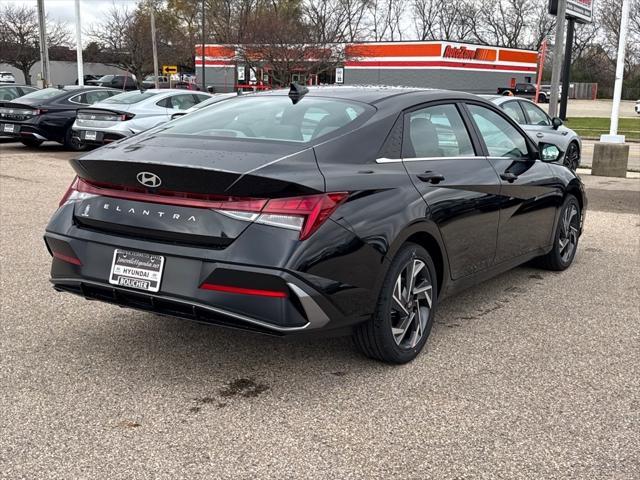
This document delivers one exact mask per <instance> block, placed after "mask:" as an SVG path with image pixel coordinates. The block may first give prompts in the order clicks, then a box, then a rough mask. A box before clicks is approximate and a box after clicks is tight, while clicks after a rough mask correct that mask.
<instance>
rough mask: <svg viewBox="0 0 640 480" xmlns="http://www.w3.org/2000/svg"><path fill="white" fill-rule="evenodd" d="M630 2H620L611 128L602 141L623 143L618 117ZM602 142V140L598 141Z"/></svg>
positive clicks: (626, 0)
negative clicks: (620, 10) (620, 13)
mask: <svg viewBox="0 0 640 480" xmlns="http://www.w3.org/2000/svg"><path fill="white" fill-rule="evenodd" d="M630 6H631V1H630V0H622V19H621V20H620V39H619V40H618V63H617V64H616V81H615V83H614V85H613V106H612V107H611V127H610V128H609V136H608V137H607V139H606V140H604V141H609V142H615V143H624V135H618V117H619V115H620V98H621V97H622V77H623V76H624V56H625V51H626V47H627V31H628V30H629V8H630ZM600 140H601V141H603V139H602V138H601V139H600Z"/></svg>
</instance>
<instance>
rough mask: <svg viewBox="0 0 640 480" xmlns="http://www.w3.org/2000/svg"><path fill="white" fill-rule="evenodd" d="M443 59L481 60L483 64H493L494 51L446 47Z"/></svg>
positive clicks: (494, 58)
mask: <svg viewBox="0 0 640 480" xmlns="http://www.w3.org/2000/svg"><path fill="white" fill-rule="evenodd" d="M442 56H443V57H444V58H456V59H459V60H483V61H485V62H494V61H495V60H496V51H495V50H493V49H490V48H473V49H472V48H467V47H464V46H462V47H454V46H452V45H447V46H446V47H445V49H444V53H443V54H442Z"/></svg>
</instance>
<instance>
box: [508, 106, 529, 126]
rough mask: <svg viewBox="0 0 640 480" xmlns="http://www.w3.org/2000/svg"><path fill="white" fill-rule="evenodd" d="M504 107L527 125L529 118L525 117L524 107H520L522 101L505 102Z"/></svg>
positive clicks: (517, 119) (513, 116)
mask: <svg viewBox="0 0 640 480" xmlns="http://www.w3.org/2000/svg"><path fill="white" fill-rule="evenodd" d="M502 109H503V110H504V111H505V112H507V115H509V116H510V117H511V118H513V119H514V120H515V121H516V122H518V123H519V124H520V125H525V124H526V123H527V120H526V119H525V118H524V113H523V112H522V108H520V102H516V101H511V102H505V103H503V104H502Z"/></svg>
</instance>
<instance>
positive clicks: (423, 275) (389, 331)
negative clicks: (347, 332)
mask: <svg viewBox="0 0 640 480" xmlns="http://www.w3.org/2000/svg"><path fill="white" fill-rule="evenodd" d="M436 303H437V277H436V271H435V267H434V264H433V260H432V259H431V256H430V255H429V253H428V252H427V251H426V250H425V249H424V248H422V247H421V246H419V245H416V244H413V243H407V244H406V245H404V246H403V247H402V248H401V249H400V251H399V252H398V254H397V255H396V257H395V258H394V260H393V262H392V263H391V266H390V267H389V270H388V272H387V275H386V277H385V280H384V282H383V285H382V288H381V291H380V296H379V298H378V302H377V305H376V310H375V312H374V314H373V317H372V318H371V319H370V320H369V321H368V322H366V323H364V324H362V325H360V326H359V327H358V329H357V330H356V332H355V333H354V341H355V343H356V345H357V347H358V348H359V349H360V350H361V351H362V352H363V353H364V354H365V355H367V356H368V357H370V358H374V359H377V360H382V361H384V362H388V363H407V362H410V361H411V360H413V359H414V358H415V357H416V356H417V355H418V354H419V353H420V351H421V350H422V348H423V347H424V345H425V343H426V341H427V338H428V337H429V333H430V332H431V326H432V325H433V318H434V314H435V309H436Z"/></svg>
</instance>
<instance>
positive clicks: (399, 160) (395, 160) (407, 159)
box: [376, 155, 487, 163]
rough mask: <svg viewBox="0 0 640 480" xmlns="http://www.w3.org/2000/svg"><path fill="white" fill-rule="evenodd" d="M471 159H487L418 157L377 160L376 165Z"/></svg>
mask: <svg viewBox="0 0 640 480" xmlns="http://www.w3.org/2000/svg"><path fill="white" fill-rule="evenodd" d="M470 158H487V157H485V156H483V155H460V156H457V157H416V158H404V159H403V158H386V157H382V158H376V163H398V162H402V161H405V162H422V161H429V160H465V159H467V160H468V159H470Z"/></svg>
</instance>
